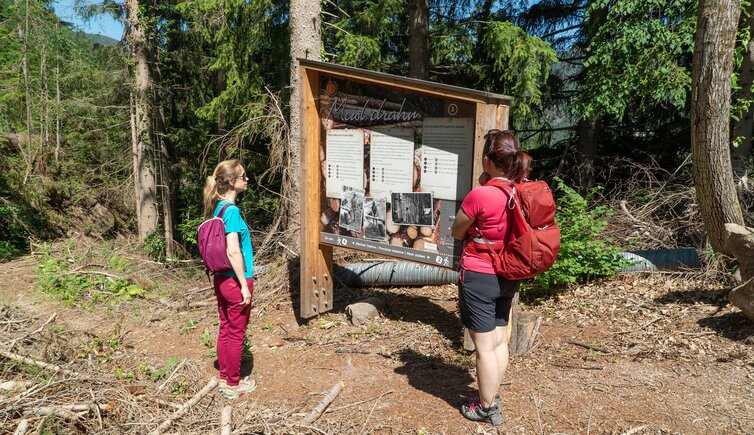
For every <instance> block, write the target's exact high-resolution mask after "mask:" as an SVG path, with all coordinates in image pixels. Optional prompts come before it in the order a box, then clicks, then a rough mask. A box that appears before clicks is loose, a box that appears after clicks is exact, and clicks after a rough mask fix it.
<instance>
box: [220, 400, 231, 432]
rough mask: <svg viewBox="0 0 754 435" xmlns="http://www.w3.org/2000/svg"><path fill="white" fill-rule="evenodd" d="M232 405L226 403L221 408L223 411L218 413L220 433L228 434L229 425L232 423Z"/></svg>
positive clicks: (229, 430)
mask: <svg viewBox="0 0 754 435" xmlns="http://www.w3.org/2000/svg"><path fill="white" fill-rule="evenodd" d="M232 416H233V407H232V406H230V405H227V406H226V407H225V408H223V413H222V414H221V415H220V435H230V432H231V429H232V427H231V425H232V423H233V420H232V418H231V417H232Z"/></svg>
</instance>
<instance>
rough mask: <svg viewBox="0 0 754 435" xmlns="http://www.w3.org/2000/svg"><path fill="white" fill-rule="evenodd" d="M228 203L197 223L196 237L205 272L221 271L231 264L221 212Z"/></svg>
mask: <svg viewBox="0 0 754 435" xmlns="http://www.w3.org/2000/svg"><path fill="white" fill-rule="evenodd" d="M229 206H230V204H225V205H224V206H223V208H221V209H220V213H218V214H217V216H215V217H212V218H209V219H207V220H206V221H204V222H202V224H201V225H199V228H198V230H197V232H198V233H199V237H198V238H197V241H198V245H199V254H201V256H202V261H203V262H204V267H206V268H207V272H208V273H209V272H223V271H226V270H231V269H232V268H233V266H231V265H230V260H228V242H227V241H226V240H225V223H224V222H223V213H225V209H227V208H228V207H229Z"/></svg>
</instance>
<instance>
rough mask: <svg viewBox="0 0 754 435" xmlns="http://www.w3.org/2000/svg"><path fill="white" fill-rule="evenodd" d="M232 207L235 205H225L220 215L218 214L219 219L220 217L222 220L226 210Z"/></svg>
mask: <svg viewBox="0 0 754 435" xmlns="http://www.w3.org/2000/svg"><path fill="white" fill-rule="evenodd" d="M231 205H233V204H231V203H227V204H225V205H224V206H223V208H221V209H220V213H218V214H217V217H219V218H220V219H222V218H223V213H225V210H226V209H227V208H228V207H230V206H231Z"/></svg>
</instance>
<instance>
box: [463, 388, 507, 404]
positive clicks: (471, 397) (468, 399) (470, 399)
mask: <svg viewBox="0 0 754 435" xmlns="http://www.w3.org/2000/svg"><path fill="white" fill-rule="evenodd" d="M478 401H479V390H477V391H474V392H473V393H471V394H470V395H469V396H468V397H465V398H464V399H463V402H461V403H462V404H464V405H471V404H472V403H474V402H478ZM492 404H493V405H497V407H498V408H499V407H500V395H498V394H495V398H494V399H493V401H492Z"/></svg>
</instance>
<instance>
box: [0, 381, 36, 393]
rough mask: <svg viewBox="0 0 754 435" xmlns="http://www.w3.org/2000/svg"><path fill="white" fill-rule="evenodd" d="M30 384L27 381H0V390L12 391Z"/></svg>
mask: <svg viewBox="0 0 754 435" xmlns="http://www.w3.org/2000/svg"><path fill="white" fill-rule="evenodd" d="M30 385H32V383H31V382H29V381H6V382H0V391H13V390H18V389H20V388H26V387H28V386H30Z"/></svg>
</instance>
